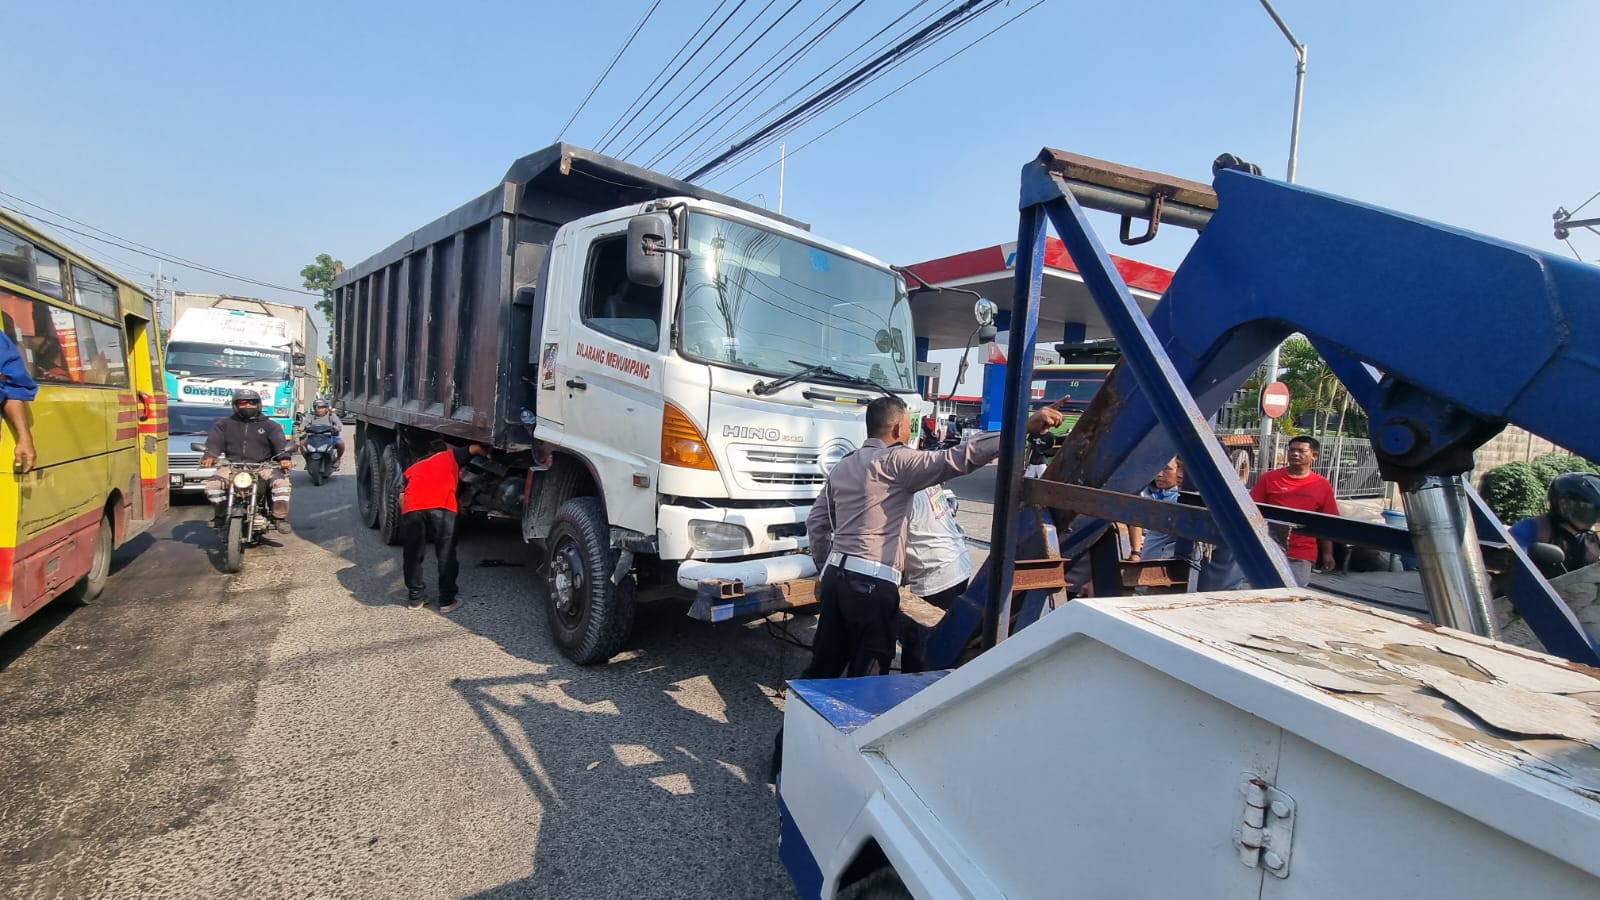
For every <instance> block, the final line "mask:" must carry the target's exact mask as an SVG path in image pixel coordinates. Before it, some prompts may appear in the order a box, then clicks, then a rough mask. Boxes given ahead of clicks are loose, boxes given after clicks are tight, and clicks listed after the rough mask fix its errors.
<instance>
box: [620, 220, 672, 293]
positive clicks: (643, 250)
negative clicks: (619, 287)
mask: <svg viewBox="0 0 1600 900" xmlns="http://www.w3.org/2000/svg"><path fill="white" fill-rule="evenodd" d="M671 252H673V249H672V218H671V217H670V216H668V215H667V214H666V213H645V214H644V215H642V216H634V217H633V218H631V219H629V220H628V280H629V281H631V282H633V283H634V284H637V285H639V286H640V287H648V288H655V287H661V285H662V283H663V282H665V281H666V280H667V254H668V253H671Z"/></svg>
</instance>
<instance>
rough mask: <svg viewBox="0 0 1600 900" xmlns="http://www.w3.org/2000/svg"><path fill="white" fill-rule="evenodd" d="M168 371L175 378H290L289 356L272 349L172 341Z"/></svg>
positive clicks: (266, 379)
mask: <svg viewBox="0 0 1600 900" xmlns="http://www.w3.org/2000/svg"><path fill="white" fill-rule="evenodd" d="M167 371H168V372H171V373H172V374H174V375H188V376H205V375H213V376H220V377H228V378H253V379H259V380H262V381H282V380H283V379H285V378H287V377H288V374H289V354H288V353H286V352H284V351H282V350H274V349H272V348H270V347H230V346H227V345H226V344H204V343H197V342H193V341H173V342H172V343H170V344H168V345H167Z"/></svg>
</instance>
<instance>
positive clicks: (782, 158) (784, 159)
mask: <svg viewBox="0 0 1600 900" xmlns="http://www.w3.org/2000/svg"><path fill="white" fill-rule="evenodd" d="M788 162H789V145H788V144H779V145H778V215H780V216H781V215H783V170H784V168H785V167H787V165H788Z"/></svg>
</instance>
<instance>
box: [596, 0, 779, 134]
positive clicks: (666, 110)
mask: <svg viewBox="0 0 1600 900" xmlns="http://www.w3.org/2000/svg"><path fill="white" fill-rule="evenodd" d="M777 2H778V0H767V5H766V6H764V7H762V8H761V11H760V12H758V13H756V14H755V17H754V18H752V19H751V20H750V21H749V22H747V23H745V26H744V27H743V28H741V29H739V33H738V34H736V35H734V36H733V39H732V40H730V41H729V42H728V46H726V47H724V48H722V50H721V51H719V52H718V53H717V55H716V56H715V57H714V58H713V59H712V60H711V62H709V63H707V64H706V66H705V68H703V69H701V70H700V73H699V74H698V75H696V76H695V77H694V78H693V79H690V81H689V83H688V84H686V85H684V86H683V87H682V88H681V89H679V91H678V93H677V95H676V96H674V97H673V98H672V99H671V100H669V101H667V105H666V106H665V107H663V108H662V110H661V112H659V113H657V114H656V115H655V117H654V118H652V119H651V120H650V121H649V122H648V123H647V124H646V125H645V126H644V127H645V128H650V127H651V126H652V125H654V126H655V128H654V129H653V130H651V131H650V133H648V134H646V135H643V136H642V137H639V138H637V139H636V140H635V141H634V143H633V145H632V146H631V147H630V148H629V149H628V150H625V151H623V153H622V154H621V155H623V156H626V155H627V154H628V153H631V152H633V150H634V149H641V150H642V149H643V147H644V145H645V144H646V143H648V142H649V141H650V139H651V138H654V137H655V136H656V135H657V134H660V133H661V129H663V128H666V127H667V123H668V122H670V121H672V118H673V116H675V115H682V114H683V113H684V112H685V111H686V110H688V108H689V105H690V104H692V103H694V101H696V100H698V99H700V95H701V94H703V93H705V92H706V89H707V88H709V87H711V86H712V85H713V84H715V83H716V81H717V79H718V78H721V77H722V76H723V75H725V74H727V72H728V69H730V68H732V67H733V66H734V65H735V64H737V63H738V62H739V60H741V59H744V56H745V54H746V53H749V52H750V51H751V50H753V49H755V46H756V45H757V44H759V43H761V41H762V40H763V39H764V38H766V36H767V35H769V34H771V33H772V29H774V28H776V27H778V25H780V24H782V22H783V20H784V19H786V18H788V17H789V14H790V13H792V12H794V11H795V9H796V8H798V7H799V6H800V0H794V2H793V3H791V4H789V8H788V9H786V10H784V11H783V12H782V13H781V14H779V16H778V18H777V19H774V20H773V21H772V23H771V24H770V25H768V26H767V27H766V28H764V29H762V31H761V33H760V34H758V35H756V36H755V38H754V39H753V40H751V41H750V43H748V44H746V45H745V46H744V49H742V50H740V51H739V52H738V53H735V54H734V56H733V59H730V60H728V62H727V64H726V65H724V66H723V67H722V68H721V69H719V70H717V74H715V75H712V76H711V77H710V78H709V79H707V80H706V83H705V84H703V85H701V86H700V89H699V90H697V91H695V92H694V94H693V95H691V96H690V97H689V99H687V100H685V101H683V103H682V104H681V105H680V106H678V107H677V108H676V109H673V108H672V104H674V103H677V102H678V98H679V97H682V96H683V94H684V91H687V90H688V89H689V88H691V87H693V86H694V83H695V82H696V81H699V80H700V78H701V76H703V75H705V73H706V72H708V71H710V70H711V67H712V66H714V65H716V64H717V60H718V59H721V58H722V55H723V54H724V53H727V52H728V51H729V50H730V49H732V48H733V45H734V44H737V43H738V42H739V39H740V38H742V37H744V36H745V33H746V32H748V31H749V30H750V29H751V28H753V27H755V24H756V23H757V22H759V21H761V17H762V16H764V15H766V14H767V12H768V11H769V10H771V9H772V7H774V6H776V5H777ZM663 117H665V118H663ZM658 122H659V123H660V124H657V123H658Z"/></svg>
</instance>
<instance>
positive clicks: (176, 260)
mask: <svg viewBox="0 0 1600 900" xmlns="http://www.w3.org/2000/svg"><path fill="white" fill-rule="evenodd" d="M0 197H7V198H9V199H11V200H13V201H16V202H18V203H24V204H27V205H28V206H31V207H33V208H34V209H39V210H43V211H44V212H46V213H48V214H49V215H52V216H58V217H60V218H62V219H66V220H67V221H68V222H72V223H74V224H77V225H81V226H83V227H84V228H90V229H94V230H95V231H99V232H100V233H101V234H104V235H109V236H110V237H101V236H100V235H96V234H91V233H89V232H87V231H79V230H78V229H76V228H72V227H70V226H68V225H63V224H62V223H60V222H57V221H54V220H52V219H48V218H45V217H44V216H41V215H39V214H37V213H28V212H24V211H22V210H20V209H17V208H15V207H11V206H6V205H4V204H0V209H4V210H7V211H9V212H13V213H16V214H17V215H19V216H22V217H24V218H32V219H37V220H38V221H41V222H44V223H45V224H47V225H49V226H51V227H52V228H59V229H61V230H62V231H65V232H67V233H69V234H75V235H78V236H79V237H83V238H88V239H89V240H91V241H97V242H99V243H102V244H109V245H111V246H113V247H118V248H121V249H123V250H126V251H128V252H130V253H134V254H137V255H139V256H145V257H149V258H150V259H158V260H161V261H162V262H167V263H171V264H173V265H175V266H181V267H183V268H185V269H191V270H193V271H196V272H202V273H204V274H207V275H216V276H219V277H221V278H230V279H232V280H234V281H239V282H243V283H245V284H253V285H256V286H258V287H265V288H272V289H273V290H275V291H287V292H289V293H293V294H306V295H307V296H311V297H321V296H322V294H321V293H320V292H317V291H307V290H304V289H301V288H292V287H286V286H284V285H281V284H273V283H272V282H270V281H262V280H260V279H258V278H251V277H250V276H248V275H240V274H238V273H236V272H229V271H227V270H226V269H219V268H217V267H215V266H208V265H206V264H205V263H199V262H195V261H194V260H192V259H186V258H184V257H181V256H177V255H174V254H171V253H167V252H165V251H162V250H157V249H156V248H154V247H151V246H149V245H147V244H140V243H138V242H137V241H134V240H131V239H129V238H124V237H121V236H119V235H116V234H113V233H112V232H109V231H106V230H104V229H102V228H96V227H95V226H93V225H90V224H88V223H86V222H80V221H78V220H77V219H74V218H72V217H71V216H68V215H66V214H65V213H59V212H56V211H55V210H52V209H49V208H47V207H43V206H40V205H39V204H37V203H33V202H31V201H28V200H24V199H22V198H21V197H18V196H16V195H14V194H8V193H6V192H5V191H0Z"/></svg>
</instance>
